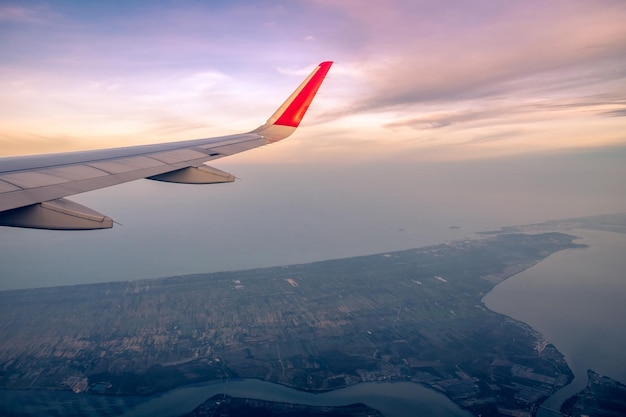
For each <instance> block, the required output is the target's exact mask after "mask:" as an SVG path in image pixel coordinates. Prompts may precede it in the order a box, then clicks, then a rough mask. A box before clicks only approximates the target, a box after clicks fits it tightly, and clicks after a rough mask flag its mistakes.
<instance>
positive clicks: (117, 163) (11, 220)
mask: <svg viewBox="0 0 626 417" xmlns="http://www.w3.org/2000/svg"><path fill="white" fill-rule="evenodd" d="M331 65H332V62H331V61H327V62H322V63H321V64H319V65H318V66H317V67H316V68H315V69H314V70H313V72H312V73H311V74H309V76H308V77H307V78H306V79H305V80H304V81H303V82H302V84H300V86H299V87H298V88H297V89H296V90H295V91H294V92H293V93H292V94H291V96H289V98H288V99H287V100H286V101H285V102H284V103H283V104H282V106H280V107H279V108H278V110H276V112H275V113H274V114H273V115H272V116H271V117H270V118H269V119H268V120H267V122H266V123H265V124H264V125H262V126H259V127H258V128H257V129H255V130H252V131H250V132H248V133H243V134H238V135H229V136H222V137H216V138H206V139H196V140H188V141H181V142H169V143H160V144H153V145H143V146H131V147H124V148H114V149H101V150H95V151H82V152H70V153H58V154H45V155H33V156H18V157H8V158H0V226H15V227H28V228H36V229H57V230H87V229H106V228H111V227H113V220H112V219H111V218H110V217H107V216H105V215H103V214H100V213H98V212H96V211H94V210H92V209H90V208H88V207H84V206H82V205H79V204H78V203H75V202H73V201H71V200H67V199H65V198H64V197H67V196H70V195H73V194H78V193H82V192H86V191H91V190H96V189H98V188H103V187H109V186H112V185H116V184H121V183H124V182H128V181H133V180H136V179H140V178H148V179H152V180H157V181H167V182H175V183H183V184H214V183H223V182H232V181H234V180H235V177H234V176H233V175H231V174H228V173H226V172H223V171H220V170H218V169H215V168H211V167H209V166H207V165H204V163H205V162H208V161H212V160H214V159H218V158H222V157H225V156H228V155H233V154H236V153H239V152H244V151H247V150H249V149H253V148H256V147H259V146H263V145H267V144H269V143H273V142H277V141H279V140H281V139H284V138H286V137H288V136H289V135H291V134H292V133H293V132H294V131H295V130H296V128H297V127H298V125H299V124H300V121H301V120H302V117H303V116H304V113H305V112H306V111H307V109H308V108H309V105H310V104H311V101H312V100H313V98H314V97H315V94H316V93H317V90H318V89H319V87H320V85H321V84H322V81H323V80H324V78H325V77H326V74H327V73H328V70H329V69H330V66H331Z"/></svg>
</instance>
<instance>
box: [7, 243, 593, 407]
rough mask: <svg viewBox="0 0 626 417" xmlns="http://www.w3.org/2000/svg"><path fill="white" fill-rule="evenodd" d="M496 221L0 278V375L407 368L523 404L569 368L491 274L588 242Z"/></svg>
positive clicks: (123, 388) (342, 378) (176, 380)
mask: <svg viewBox="0 0 626 417" xmlns="http://www.w3.org/2000/svg"><path fill="white" fill-rule="evenodd" d="M573 240H574V237H573V236H570V235H567V234H563V233H542V234H520V233H516V234H498V235H495V236H489V237H487V238H484V239H476V240H464V241H459V242H452V243H447V244H441V245H436V246H430V247H425V248H420V249H411V250H406V251H399V252H393V253H386V254H378V255H371V256H363V257H355V258H348V259H340V260H333V261H324V262H316V263H311V264H305V265H290V266H283V267H275V268H263V269H254V270H249V271H237V272H225V273H214V274H201V275H192V276H182V277H172V278H164V279H155V280H143V281H131V282H118V283H106V284H95V285H79V286H71V287H55V288H43V289H33V290H19V291H5V292H1V293H0V387H1V388H3V389H39V390H72V391H74V392H85V393H90V394H95V395H115V396H121V395H149V394H153V393H155V392H159V391H164V390H169V389H171V388H174V387H177V386H181V385H184V384H189V383H194V382H200V381H208V380H219V379H222V380H224V379H228V378H236V377H239V378H257V379H262V380H266V381H270V382H274V383H278V384H283V385H286V386H289V387H293V388H296V389H299V390H305V391H313V392H315V391H326V390H333V389H336V388H341V387H345V386H348V385H352V384H356V383H359V382H363V381H399V380H401V381H413V382H416V383H421V384H425V385H427V386H430V387H432V388H434V389H436V390H439V391H441V392H442V393H444V394H445V395H447V396H448V397H449V398H450V399H452V400H453V401H455V402H456V403H457V404H459V405H461V406H462V407H465V408H466V409H469V410H471V411H472V412H474V413H475V414H482V415H484V416H487V415H500V414H501V413H502V414H509V415H531V413H533V412H534V411H535V410H536V409H537V407H538V405H539V404H540V403H541V402H542V401H543V400H544V399H545V398H547V397H548V396H550V395H551V394H552V393H554V392H555V391H556V390H558V389H560V388H561V387H563V386H565V385H566V384H568V383H569V381H570V380H571V379H572V373H571V371H570V369H569V368H568V366H567V364H566V362H565V361H564V359H563V356H562V355H561V354H560V353H559V352H558V351H557V350H556V349H555V348H554V346H552V345H551V344H550V343H548V342H546V341H545V340H543V339H542V337H541V335H540V334H538V333H537V332H535V331H534V330H532V329H531V328H530V327H529V326H527V325H526V324H524V323H521V322H518V321H515V320H513V319H511V318H509V317H506V316H503V315H500V314H497V313H495V312H492V311H490V310H488V309H487V308H486V307H485V306H484V305H483V303H482V301H481V299H482V297H483V296H484V295H485V294H486V293H488V292H489V291H490V290H491V289H492V288H493V287H494V286H495V285H496V284H497V283H499V282H501V281H502V280H504V279H506V278H508V277H510V276H512V275H514V274H517V273H519V272H520V271H522V270H524V269H526V268H528V267H530V266H532V265H534V264H536V263H537V262H539V261H541V260H542V259H544V258H545V257H547V256H549V255H550V254H552V253H554V252H556V251H559V250H562V249H565V248H575V247H581V245H577V244H575V243H573Z"/></svg>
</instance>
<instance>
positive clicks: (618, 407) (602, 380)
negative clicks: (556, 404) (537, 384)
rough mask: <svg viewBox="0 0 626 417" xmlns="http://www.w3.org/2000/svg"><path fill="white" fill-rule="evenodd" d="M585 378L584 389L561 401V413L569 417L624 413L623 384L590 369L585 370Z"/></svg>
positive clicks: (611, 416)
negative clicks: (585, 384)
mask: <svg viewBox="0 0 626 417" xmlns="http://www.w3.org/2000/svg"><path fill="white" fill-rule="evenodd" d="M587 378H588V382H587V386H586V387H585V389H584V390H583V391H581V392H579V393H578V394H576V395H574V396H573V397H571V398H569V399H568V400H567V401H565V402H564V403H563V405H562V407H561V414H562V415H564V416H571V417H583V416H594V417H620V416H625V415H626V386H625V385H623V384H620V383H619V382H617V381H615V380H613V379H611V378H609V377H606V376H602V375H600V374H598V373H595V372H593V371H592V370H588V371H587Z"/></svg>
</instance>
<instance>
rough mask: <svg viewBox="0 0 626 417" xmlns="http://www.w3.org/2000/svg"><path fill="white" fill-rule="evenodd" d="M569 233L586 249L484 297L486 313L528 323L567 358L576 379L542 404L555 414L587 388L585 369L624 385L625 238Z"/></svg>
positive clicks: (599, 233) (508, 282)
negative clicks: (566, 402)
mask: <svg viewBox="0 0 626 417" xmlns="http://www.w3.org/2000/svg"><path fill="white" fill-rule="evenodd" d="M570 233H572V234H574V235H576V236H579V237H581V238H582V239H581V240H580V241H578V242H581V243H585V244H587V245H589V247H588V248H586V249H568V250H565V251H561V252H558V253H555V254H553V255H552V256H550V257H549V258H548V259H546V260H544V261H542V262H540V263H539V264H537V265H535V266H533V267H532V268H529V269H527V270H526V271H524V272H522V273H520V274H518V275H516V276H514V277H511V278H509V279H508V280H506V281H504V282H502V283H501V284H499V285H498V286H497V287H496V288H494V290H493V291H491V292H490V293H489V294H487V295H486V296H485V298H484V302H485V304H486V305H487V306H488V307H489V308H490V309H492V310H494V311H497V312H499V313H503V314H506V315H508V316H511V317H513V318H514V319H516V320H520V321H524V322H526V323H528V324H530V325H531V326H532V327H533V328H534V329H535V330H537V331H539V332H541V333H542V335H543V336H544V338H546V339H547V340H549V341H550V342H552V343H553V344H554V345H555V346H556V347H557V349H558V350H559V351H560V352H561V353H563V354H564V355H565V358H566V360H567V363H568V365H569V366H570V368H571V369H572V371H573V372H574V375H575V379H574V381H573V382H572V383H571V384H570V385H569V386H567V387H565V388H564V389H563V390H561V391H560V392H558V393H557V394H555V395H554V396H552V397H551V398H550V399H548V401H546V402H545V403H544V406H545V407H548V408H550V409H556V410H558V409H559V407H560V405H561V403H562V402H563V401H564V400H565V399H567V398H569V397H570V396H572V395H574V394H575V393H577V392H578V391H580V390H582V389H583V388H584V387H585V385H586V384H587V373H586V372H587V369H593V370H594V371H596V372H599V373H601V374H604V375H606V376H609V377H611V378H613V379H616V380H618V381H620V382H622V383H626V356H624V352H625V351H626V322H624V320H623V317H626V256H625V255H626V235H624V234H618V233H611V232H603V231H589V230H575V231H572V232H570ZM540 415H543V416H545V417H551V416H553V415H557V414H554V413H552V412H549V411H547V410H543V411H542V412H541V414H540Z"/></svg>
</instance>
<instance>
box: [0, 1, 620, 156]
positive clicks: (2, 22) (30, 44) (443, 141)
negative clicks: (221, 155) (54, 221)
mask: <svg viewBox="0 0 626 417" xmlns="http://www.w3.org/2000/svg"><path fill="white" fill-rule="evenodd" d="M624 21H626V4H625V3H624V2H623V1H621V0H599V1H598V0H594V1H584V0H574V1H571V0H569V1H560V0H548V1H545V0H541V1H537V0H529V1H525V2H494V1H454V0H445V1H413V0H411V1H407V0H384V1H377V0H372V1H368V2H367V3H366V6H365V5H364V3H363V2H362V1H354V0H346V1H341V2H337V1H329V0H310V1H264V2H258V1H210V2H204V1H182V2H181V1H134V2H126V1H107V2H96V1H62V0H61V1H48V2H45V1H44V2H38V1H28V2H23V1H14V2H13V1H5V0H2V1H0V89H1V91H2V95H1V96H0V155H3V156H8V155H19V154H36V153H45V152H56V151H70V150H78V149H93V148H103V147H115V146H122V145H134V144H142V143H151V142H164V141H171V140H183V139H192V138H200V137H207V136H215V135H220V134H226V133H239V132H242V131H248V130H251V129H253V128H255V127H256V126H258V125H260V124H262V123H263V122H264V121H265V120H266V119H267V118H268V117H269V115H271V113H272V112H273V111H274V109H275V108H277V107H278V105H280V103H281V102H282V101H283V100H284V99H285V98H286V97H287V95H288V94H289V93H290V92H291V91H292V90H293V89H294V88H295V87H296V86H297V85H298V84H299V82H300V81H301V79H302V78H304V76H305V75H306V74H307V73H308V72H309V71H310V70H311V69H312V68H313V67H314V66H315V65H316V64H317V63H319V62H321V61H323V60H333V61H335V65H334V67H333V69H332V71H331V74H330V77H329V79H328V80H327V81H326V83H325V85H324V86H323V89H322V90H321V92H320V95H319V97H317V99H316V100H315V102H314V106H312V108H311V111H310V114H308V115H307V117H306V118H305V122H306V123H305V124H304V125H303V127H305V128H304V129H302V132H299V133H298V136H297V140H294V141H291V143H288V144H285V145H284V146H281V147H279V149H274V150H272V152H271V153H269V154H265V153H262V154H261V153H249V154H247V155H246V156H241V158H242V159H241V160H242V161H255V162H256V161H259V160H261V159H262V160H263V161H267V162H270V161H294V162H302V161H305V160H306V161H312V160H317V159H319V158H332V159H337V160H340V159H343V158H346V157H350V158H358V159H360V160H372V159H376V158H377V157H378V156H380V154H381V153H382V154H385V155H403V156H406V154H407V152H408V153H411V154H412V155H413V156H414V157H415V158H416V159H418V160H454V159H467V158H485V157H494V156H499V155H510V154H518V153H528V152H543V151H546V150H554V149H571V148H589V147H604V146H615V145H624V144H626V134H625V133H624V132H625V130H626V129H624V128H625V127H626V123H625V120H626V119H624V117H626V25H624V24H623V22H624ZM355 149H356V151H355Z"/></svg>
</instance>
